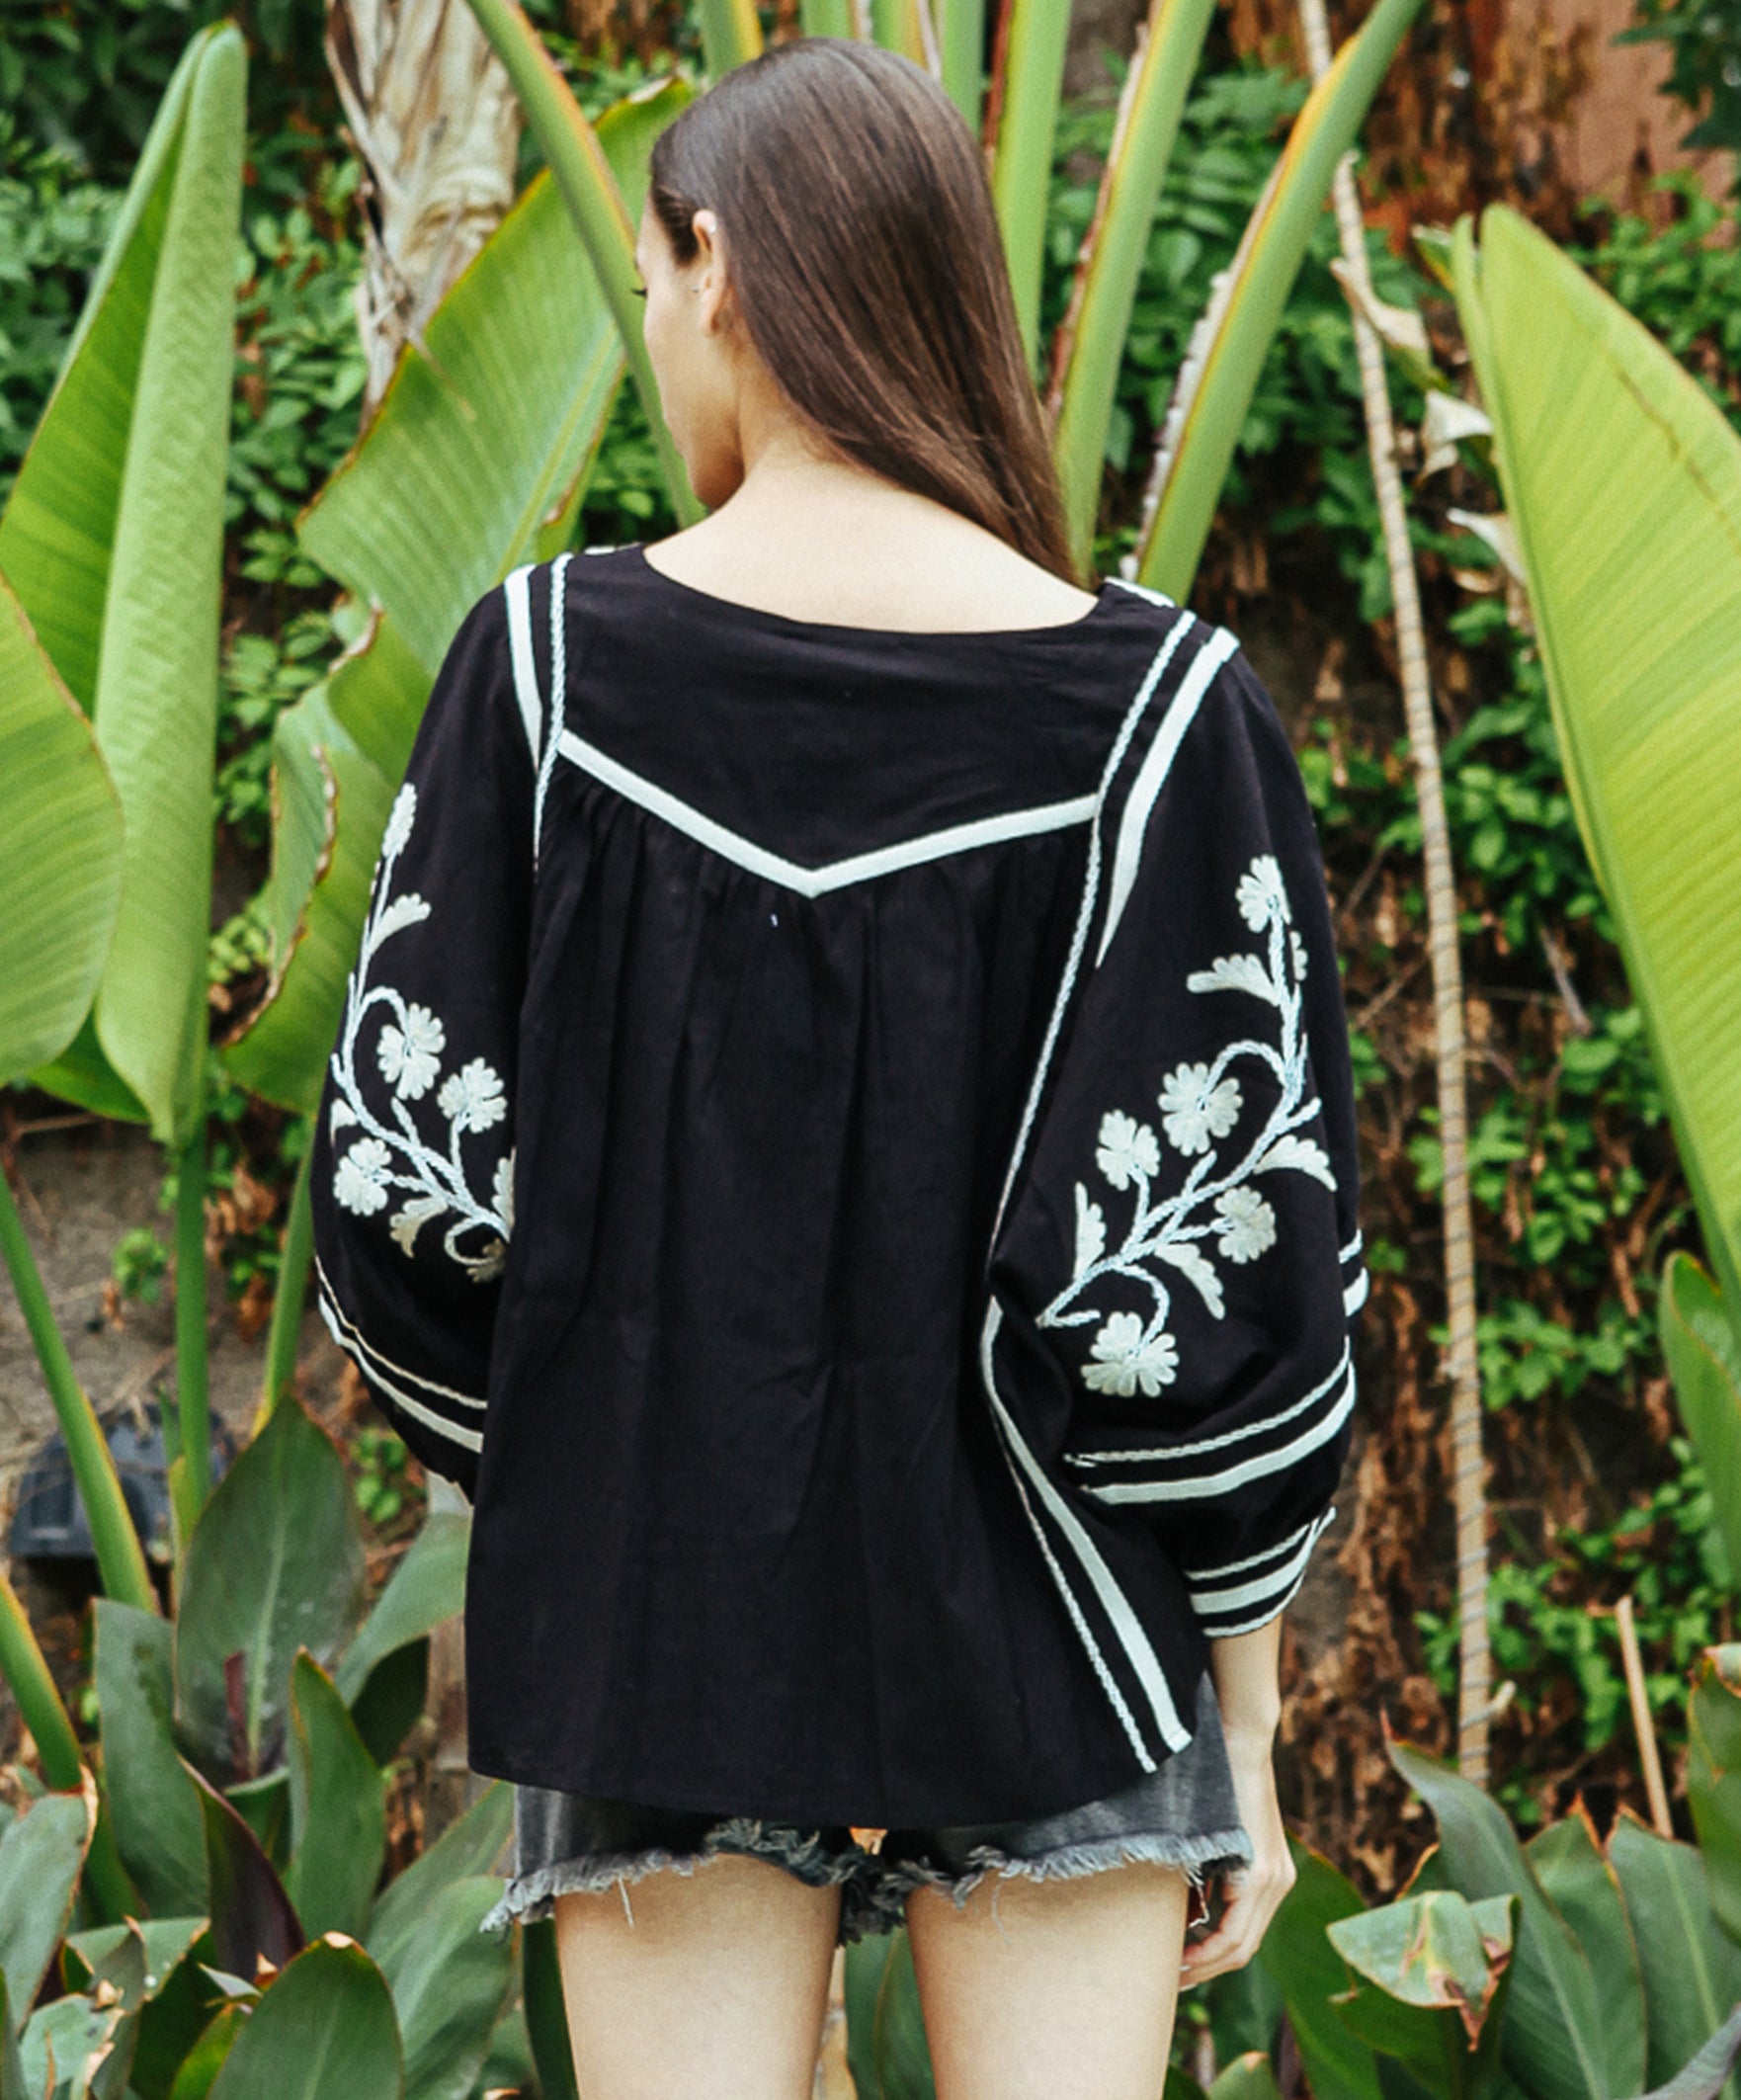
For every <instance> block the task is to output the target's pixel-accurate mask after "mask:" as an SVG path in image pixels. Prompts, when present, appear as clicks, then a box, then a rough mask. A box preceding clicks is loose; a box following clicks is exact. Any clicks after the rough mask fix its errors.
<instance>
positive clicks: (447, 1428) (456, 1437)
mask: <svg viewBox="0 0 1741 2100" xmlns="http://www.w3.org/2000/svg"><path fill="white" fill-rule="evenodd" d="M315 1300H316V1302H317V1303H318V1304H319V1306H320V1312H321V1317H322V1318H323V1319H324V1320H325V1321H326V1324H327V1329H328V1331H329V1332H330V1333H331V1335H332V1338H333V1340H334V1341H335V1342H337V1343H338V1345H339V1347H340V1348H341V1349H344V1350H347V1351H349V1352H350V1353H352V1354H355V1353H356V1350H355V1346H354V1344H352V1343H351V1342H349V1341H347V1339H346V1338H345V1335H344V1334H343V1332H342V1331H341V1327H340V1322H341V1320H342V1319H343V1317H344V1316H343V1314H342V1313H341V1312H340V1311H339V1309H338V1307H337V1305H336V1304H334V1302H332V1300H331V1299H330V1298H328V1296H327V1294H326V1291H325V1289H324V1288H322V1289H321V1290H319V1291H317V1292H316V1293H315ZM347 1324H348V1323H347ZM369 1376H370V1377H371V1378H372V1379H373V1382H374V1384H375V1385H377V1386H379V1387H380V1389H381V1390H382V1392H384V1393H388V1394H390V1395H391V1397H392V1401H393V1404H394V1406H396V1407H402V1408H403V1409H404V1410H405V1412H406V1413H407V1414H408V1415H409V1416H410V1417H411V1418H412V1420H413V1421H416V1422H422V1423H423V1424H424V1425H425V1427H426V1428H429V1429H433V1430H434V1431H435V1432H436V1434H437V1435H438V1436H443V1437H446V1438H447V1440H448V1441H449V1443H451V1444H457V1445H458V1446H459V1447H460V1449H461V1450H462V1451H482V1449H483V1436H482V1434H481V1432H480V1431H478V1430H475V1429H461V1428H460V1427H459V1425H458V1424H457V1423H456V1422H450V1421H449V1420H448V1419H447V1417H446V1416H445V1415H439V1414H437V1413H436V1411H435V1410H434V1408H432V1407H425V1406H424V1404H423V1403H422V1401H421V1400H417V1399H414V1398H413V1397H412V1396H411V1394H410V1393H408V1392H406V1391H405V1390H404V1389H403V1388H402V1387H401V1386H395V1385H394V1384H393V1382H392V1380H391V1379H388V1378H384V1377H383V1376H382V1375H381V1374H380V1373H379V1372H378V1371H373V1372H371V1373H370V1374H369Z"/></svg>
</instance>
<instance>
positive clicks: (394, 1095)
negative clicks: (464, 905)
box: [328, 781, 514, 1283]
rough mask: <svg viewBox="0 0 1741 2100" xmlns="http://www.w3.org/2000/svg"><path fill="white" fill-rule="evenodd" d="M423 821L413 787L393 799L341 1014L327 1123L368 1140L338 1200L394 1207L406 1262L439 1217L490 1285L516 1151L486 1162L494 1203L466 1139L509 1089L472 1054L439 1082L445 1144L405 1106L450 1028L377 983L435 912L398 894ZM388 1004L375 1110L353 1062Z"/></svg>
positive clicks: (503, 1237)
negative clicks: (404, 942) (482, 1189)
mask: <svg viewBox="0 0 1741 2100" xmlns="http://www.w3.org/2000/svg"><path fill="white" fill-rule="evenodd" d="M416 821H417V790H416V789H415V787H414V786H413V785H412V784H411V782H409V781H406V782H405V783H404V784H403V785H402V786H401V787H400V789H399V792H398V794H397V796H395V797H394V798H393V806H392V809H391V811H390V813H389V814H388V817H387V823H386V829H385V831H384V833H383V834H382V838H381V851H380V858H379V860H378V862H377V863H376V866H375V873H374V882H373V888H372V890H371V894H370V908H369V918H368V921H367V923H366V924H365V926H364V929H363V943H362V946H361V948H360V949H359V951H358V956H357V966H356V968H355V969H354V970H353V971H352V972H351V978H350V982H349V984H348V985H347V987H346V991H345V1019H344V1025H343V1027H342V1028H341V1030H340V1032H339V1040H338V1044H337V1047H336V1048H335V1049H334V1051H333V1055H332V1061H331V1070H332V1075H333V1078H334V1081H335V1086H336V1090H335V1092H334V1095H333V1101H332V1111H331V1114H330V1116H329V1118H328V1128H329V1129H330V1131H331V1132H332V1134H333V1136H334V1139H335V1141H336V1139H337V1136H338V1133H339V1132H340V1131H341V1130H342V1129H349V1128H351V1127H352V1126H353V1125H355V1126H358V1127H360V1128H361V1130H362V1131H363V1132H364V1133H365V1134H364V1135H362V1136H359V1137H358V1138H356V1139H355V1140H354V1141H353V1142H352V1143H351V1144H350V1145H349V1147H348V1148H347V1150H346V1151H345V1153H344V1155H343V1157H342V1158H340V1159H339V1161H338V1164H337V1166H336V1167H335V1168H334V1170H333V1195H334V1198H335V1200H336V1201H337V1202H338V1203H340V1204H342V1205H343V1206H344V1208H345V1209H346V1210H348V1211H352V1212H354V1213H355V1214H356V1215H357V1216H358V1217H361V1218H373V1217H374V1216H376V1215H377V1214H378V1213H380V1212H382V1211H384V1210H386V1208H387V1206H388V1204H389V1203H394V1202H396V1204H397V1208H396V1209H394V1211H393V1212H392V1215H391V1217H390V1218H389V1219H388V1229H389V1232H390V1234H391V1237H392V1240H393V1243H394V1245H395V1246H397V1247H398V1248H399V1250H400V1251H401V1253H403V1254H404V1255H405V1256H406V1257H407V1258H410V1257H411V1256H413V1255H414V1254H415V1252H416V1249H417V1243H418V1236H419V1234H420V1233H421V1232H422V1230H423V1227H424V1226H425V1225H426V1224H429V1223H431V1222H432V1221H433V1220H435V1219H437V1218H446V1219H447V1220H448V1223H447V1225H446V1228H445V1229H444V1231H443V1232H442V1235H441V1248H442V1252H443V1253H444V1254H446V1255H447V1256H448V1258H449V1259H450V1260H451V1261H453V1262H454V1263H455V1264H456V1266H457V1267H458V1268H460V1269H462V1270H463V1271H464V1272H465V1274H466V1275H467V1276H468V1277H470V1279H471V1280H472V1281H473V1282H474V1283H488V1282H489V1281H490V1280H491V1279H492V1278H493V1277H497V1276H499V1275H500V1274H501V1273H502V1269H503V1267H504V1265H505V1263H506V1260H507V1252H508V1247H507V1243H508V1239H509V1237H510V1235H511V1234H512V1232H513V1229H514V1216H513V1190H514V1153H513V1150H512V1148H511V1147H510V1149H509V1150H508V1151H507V1152H506V1153H505V1154H503V1155H502V1156H500V1157H497V1158H495V1159H493V1160H489V1161H486V1162H485V1165H484V1183H485V1185H487V1187H488V1189H489V1196H488V1199H487V1200H486V1199H485V1198H484V1197H482V1196H480V1195H479V1194H477V1192H476V1190H475V1188H474V1186H473V1183H472V1181H471V1178H470V1176H469V1175H468V1174H467V1171H466V1165H465V1160H464V1158H463V1156H462V1152H461V1146H460V1140H461V1138H462V1137H464V1136H466V1135H467V1134H475V1133H478V1132H483V1131H489V1130H493V1129H494V1128H495V1126H496V1125H497V1124H500V1123H504V1122H506V1121H507V1118H508V1110H509V1104H508V1096H507V1089H506V1088H505V1086H504V1085H503V1082H502V1076H501V1074H500V1073H499V1072H498V1071H497V1070H496V1068H495V1067H494V1065H492V1064H491V1063H490V1062H489V1061H488V1059H487V1058H484V1057H469V1058H467V1059H466V1060H465V1062H464V1063H463V1064H461V1065H460V1066H459V1068H458V1069H457V1070H456V1071H454V1072H451V1073H450V1074H449V1075H448V1077H447V1078H446V1079H442V1080H441V1084H440V1086H439V1087H437V1090H436V1098H435V1105H436V1107H437V1108H438V1109H439V1110H440V1112H441V1114H442V1116H443V1118H444V1119H445V1121H446V1124H447V1129H446V1131H445V1132H444V1133H443V1134H442V1135H441V1136H440V1137H439V1138H431V1137H429V1136H426V1134H424V1132H423V1131H422V1130H420V1129H419V1127H418V1124H417V1121H416V1119H415V1117H414V1116H413V1113H412V1110H411V1108H410V1106H409V1104H410V1103H412V1102H420V1101H423V1100H424V1099H425V1098H426V1097H427V1095H428V1094H429V1092H430V1089H431V1088H432V1087H436V1082H437V1080H438V1079H440V1077H441V1063H442V1058H443V1057H444V1056H445V1055H446V1054H447V1051H448V1047H449V1045H448V1028H447V1024H446V1023H445V1022H444V1021H443V1019H442V1017H441V1016H440V1015H439V1014H438V1013H436V1012H435V1010H434V1009H433V1008H432V1007H429V1006H425V1005H421V1004H419V1003H418V1002H417V1001H415V1000H408V999H406V998H404V997H403V996H402V995H401V994H400V992H399V991H398V990H397V989H396V988H395V987H394V986H393V985H391V984H387V983H375V982H373V981H372V978H373V970H374V966H375V962H376V959H377V958H378V956H379V953H380V950H381V948H382V947H383V946H384V945H385V943H386V942H387V941H389V940H390V939H391V938H392V937H393V936H394V935H395V934H397V933H401V932H403V931H404V929H405V928H406V927H408V926H416V925H420V924H421V923H422V922H423V921H424V920H425V919H427V918H429V917H430V916H431V907H430V905H429V903H428V902H427V900H426V899H425V898H423V897H421V896H419V895H418V894H417V893H416V892H415V891H414V890H408V891H406V892H405V893H403V894H402V895H400V896H396V897H395V896H390V895H389V894H388V892H389V891H390V890H391V888H392V882H393V871H394V867H395V865H396V863H397V861H398V858H399V855H400V854H401V853H402V852H403V851H404V850H405V847H406V845H407V844H408V843H409V841H410V838H411V833H412V830H413V828H414V826H415V824H416ZM377 1007H378V1008H382V1009H384V1012H383V1013H382V1014H381V1016H380V1030H379V1034H378V1035H377V1036H376V1038H375V1041H374V1046H373V1048H374V1061H375V1065H376V1067H377V1068H378V1070H379V1072H380V1075H381V1077H382V1078H383V1079H384V1080H385V1081H386V1082H387V1084H388V1086H390V1087H391V1089H392V1092H391V1094H390V1095H389V1096H387V1098H386V1099H385V1100H384V1101H383V1102H382V1103H381V1104H380V1108H379V1112H378V1113H377V1112H376V1109H375V1107H374V1105H373V1101H372V1098H371V1097H370V1096H369V1095H366V1094H365V1092H364V1090H363V1087H362V1086H361V1084H360V1083H359V1080H358V1070H357V1059H358V1050H359V1047H360V1041H361V1038H362V1035H363V1033H364V1027H365V1023H366V1022H367V1020H368V1018H369V1016H370V1014H371V1012H372V1011H373V1009H375V1008H377Z"/></svg>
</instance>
